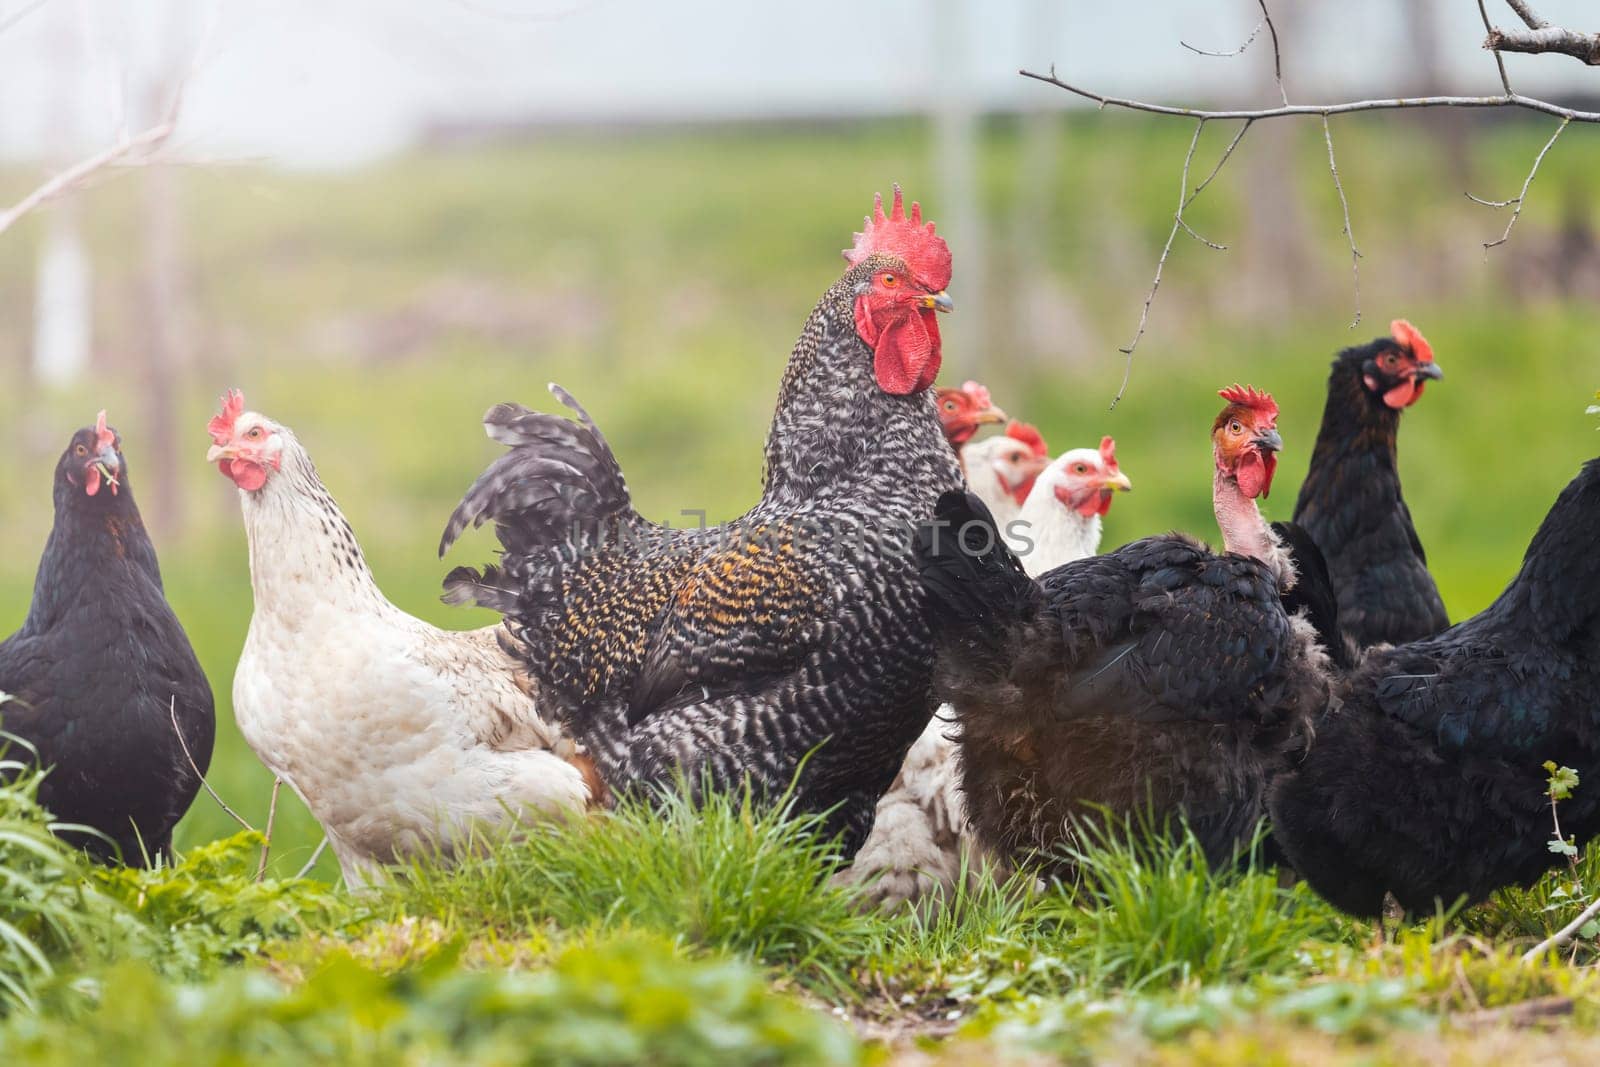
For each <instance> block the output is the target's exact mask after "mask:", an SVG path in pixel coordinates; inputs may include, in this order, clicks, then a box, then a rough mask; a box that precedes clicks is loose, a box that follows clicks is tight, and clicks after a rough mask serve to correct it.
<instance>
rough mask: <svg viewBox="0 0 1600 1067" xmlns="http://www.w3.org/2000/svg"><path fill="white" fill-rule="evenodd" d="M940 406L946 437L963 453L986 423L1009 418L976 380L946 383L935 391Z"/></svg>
mask: <svg viewBox="0 0 1600 1067" xmlns="http://www.w3.org/2000/svg"><path fill="white" fill-rule="evenodd" d="M934 403H935V404H936V405H938V408H939V424H940V425H941V426H943V427H944V439H945V440H946V441H949V442H950V447H951V448H953V449H955V450H956V455H958V456H959V455H960V454H961V448H962V446H963V445H965V444H966V443H967V442H968V441H970V440H972V438H973V437H974V436H976V435H977V433H978V431H979V430H980V429H982V428H983V427H984V426H989V425H992V424H994V423H1000V422H1005V421H1006V413H1005V412H1003V411H1001V410H1000V409H999V408H997V407H995V406H994V401H993V400H991V399H990V398H989V390H987V389H985V388H984V387H983V386H981V385H979V384H978V383H977V382H972V381H968V382H962V383H961V386H960V388H957V387H955V386H945V387H943V388H941V389H939V390H938V391H937V392H936V393H934Z"/></svg>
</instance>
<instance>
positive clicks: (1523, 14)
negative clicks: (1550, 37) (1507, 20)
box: [1506, 0, 1550, 30]
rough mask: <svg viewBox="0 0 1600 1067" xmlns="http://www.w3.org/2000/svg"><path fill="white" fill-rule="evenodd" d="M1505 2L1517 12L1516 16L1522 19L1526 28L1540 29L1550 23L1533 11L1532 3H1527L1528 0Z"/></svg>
mask: <svg viewBox="0 0 1600 1067" xmlns="http://www.w3.org/2000/svg"><path fill="white" fill-rule="evenodd" d="M1506 3H1507V4H1508V5H1509V6H1510V7H1511V10H1513V11H1515V12H1516V13H1517V17H1518V18H1520V19H1521V20H1522V21H1523V23H1524V24H1525V25H1526V26H1527V27H1528V29H1530V30H1542V29H1544V28H1545V27H1546V26H1548V25H1550V23H1548V22H1546V21H1545V20H1544V19H1542V18H1540V17H1539V16H1538V15H1537V14H1536V13H1535V12H1534V10H1533V7H1532V5H1530V4H1529V3H1528V0H1506Z"/></svg>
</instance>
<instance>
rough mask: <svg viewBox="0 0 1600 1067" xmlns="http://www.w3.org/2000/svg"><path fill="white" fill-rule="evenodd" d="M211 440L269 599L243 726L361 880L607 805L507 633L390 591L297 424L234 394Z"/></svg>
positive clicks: (245, 679)
mask: <svg viewBox="0 0 1600 1067" xmlns="http://www.w3.org/2000/svg"><path fill="white" fill-rule="evenodd" d="M207 429H208V431H209V432H210V434H211V439H212V442H213V443H212V446H211V449H210V451H209V452H208V453H207V455H206V460H207V462H210V463H215V464H216V465H217V467H218V469H219V470H220V471H221V472H222V474H223V475H224V476H225V477H226V478H228V480H230V481H231V482H233V484H234V485H235V486H236V487H237V488H238V490H239V503H240V506H241V508H242V509H243V512H244V524H245V535H246V537H247V539H248V541H249V545H250V583H251V587H252V589H253V591H254V594H255V611H254V613H253V614H252V615H251V617H250V631H249V634H248V636H247V637H246V638H245V645H244V652H243V654H242V655H241V656H240V659H239V666H238V669H237V671H236V672H235V674H234V679H233V710H234V715H235V716H236V717H237V718H238V721H239V730H240V732H241V733H242V734H244V739H245V741H247V742H248V743H249V745H250V747H251V748H252V749H254V750H255V753H256V755H257V756H259V757H260V759H261V762H263V763H265V764H266V765H267V769H268V770H270V771H272V773H273V774H275V775H277V776H278V777H279V778H282V779H283V780H284V781H285V782H287V783H288V784H289V785H290V787H291V788H293V789H294V791H295V792H296V793H297V794H299V796H300V798H301V799H302V800H304V801H305V802H306V806H307V807H308V808H310V809H311V813H312V814H313V815H315V816H316V818H317V821H318V822H320V823H321V824H322V827H323V829H324V830H325V831H326V832H327V835H328V842H329V844H330V845H332V847H333V851H334V855H335V856H337V857H338V860H339V867H340V869H341V871H342V872H343V874H344V879H345V883H346V884H347V885H348V886H350V887H351V888H361V887H363V886H365V885H368V884H369V883H371V882H374V881H376V880H378V879H380V878H381V876H382V871H381V868H382V867H383V866H384V865H385V864H390V863H394V862H396V861H398V860H401V859H404V858H406V857H408V856H412V855H417V854H432V853H435V852H438V853H442V854H445V855H448V854H449V853H450V851H451V849H452V848H454V847H456V846H457V845H459V844H460V843H461V842H462V841H463V840H464V838H465V837H466V835H467V833H468V831H469V829H470V828H471V827H472V826H474V825H490V826H492V825H494V824H498V823H504V822H506V821H507V820H509V819H513V818H516V817H517V816H518V815H519V814H521V813H522V812H523V811H524V810H531V811H535V812H554V811H566V810H577V809H582V808H584V807H585V806H586V805H588V804H589V803H590V802H591V801H592V800H594V799H596V798H597V795H598V794H599V792H600V788H601V787H600V786H599V783H598V782H597V781H596V780H594V779H593V777H592V774H591V775H590V776H588V777H586V771H589V770H590V768H588V766H587V764H586V763H585V761H584V760H583V758H582V755H581V753H579V752H577V751H576V748H575V746H574V745H573V744H572V742H571V741H570V740H569V739H567V738H566V737H565V736H564V735H563V734H562V732H561V731H560V730H559V729H558V728H557V727H556V726H555V725H554V724H553V723H551V722H550V721H548V720H547V719H545V718H544V717H543V716H542V715H541V714H540V712H539V708H538V706H537V705H536V704H535V702H534V698H533V696H532V695H531V691H530V690H531V687H530V684H529V682H528V680H527V679H526V678H525V677H524V675H523V673H522V671H521V668H520V665H519V664H518V662H517V661H516V660H514V659H513V658H512V657H511V656H509V655H508V654H506V653H505V652H504V651H502V650H501V648H500V645H499V643H498V642H497V640H496V638H495V632H494V631H495V629H497V628H489V629H483V630H475V631H467V632H457V631H450V630H440V629H436V628H435V627H433V626H430V625H428V624H427V623H425V622H422V621H421V620H420V619H416V618H413V617H412V616H410V615H408V614H406V613H405V612H403V611H401V610H400V609H399V608H397V607H395V606H394V604H392V603H390V602H389V599H388V598H387V597H385V596H384V595H383V592H382V591H381V590H380V589H379V588H378V586H377V583H376V582H375V581H374V580H373V576H372V571H371V570H370V569H369V568H368V567H367V563H366V559H365V557H364V556H363V555H362V552H361V546H360V545H359V544H358V543H357V542H356V535H355V532H354V531H353V530H351V528H350V524H349V523H348V522H347V521H345V517H344V515H343V513H342V512H341V511H340V510H339V506H338V505H337V504H335V503H334V500H333V497H332V496H331V495H330V494H329V493H328V490H327V489H326V488H325V487H324V486H323V484H322V480H321V478H319V477H318V475H317V469H316V467H315V466H313V465H312V462H311V457H310V456H309V455H308V454H307V453H306V450H305V448H304V447H303V446H302V445H301V444H300V441H299V440H298V439H297V438H296V437H295V435H294V434H293V432H291V431H290V430H289V428H288V427H286V426H284V425H282V424H281V423H277V422H274V421H273V420H271V419H269V418H267V417H266V416H264V415H261V414H258V413H257V412H254V411H246V410H245V407H244V395H243V394H242V393H239V392H238V391H233V392H230V393H229V394H228V395H227V396H226V397H224V398H223V404H222V411H221V413H220V414H218V415H217V416H215V417H214V418H212V420H211V422H210V424H209V426H208V427H207Z"/></svg>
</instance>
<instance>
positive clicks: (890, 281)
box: [883, 274, 900, 289]
mask: <svg viewBox="0 0 1600 1067" xmlns="http://www.w3.org/2000/svg"><path fill="white" fill-rule="evenodd" d="M899 284H900V279H899V278H896V277H895V276H894V275H893V274H885V275H884V276H883V287H884V288H885V289H893V288H894V287H895V286H897V285H899Z"/></svg>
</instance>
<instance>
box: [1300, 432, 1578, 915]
mask: <svg viewBox="0 0 1600 1067" xmlns="http://www.w3.org/2000/svg"><path fill="white" fill-rule="evenodd" d="M1597 530H1600V459H1595V460H1590V461H1589V462H1588V463H1587V464H1586V465H1585V466H1584V467H1583V469H1582V471H1581V472H1579V474H1578V476H1577V477H1576V478H1574V479H1573V480H1572V482H1571V484H1569V485H1568V486H1567V487H1566V489H1565V490H1563V491H1562V493H1561V496H1560V497H1559V498H1558V499H1557V500H1556V502H1555V506H1554V507H1552V508H1551V509H1550V513H1549V514H1548V515H1547V516H1546V517H1545V520H1544V523H1543V524H1542V525H1541V526H1540V527H1539V531H1538V533H1536V534H1534V537H1533V541H1532V543H1531V544H1530V545H1529V546H1528V551H1527V555H1526V556H1525V557H1524V560H1523V564H1522V569H1521V571H1520V572H1518V574H1517V576H1516V578H1515V579H1513V580H1512V582H1511V584H1510V585H1509V586H1508V587H1507V588H1506V590H1505V592H1503V593H1501V594H1500V597H1499V599H1498V600H1496V601H1495V602H1494V603H1493V604H1491V605H1490V606H1489V607H1488V608H1486V609H1484V610H1483V611H1482V612H1480V613H1479V614H1477V615H1475V616H1473V617H1472V618H1470V619H1468V620H1467V621H1465V622H1462V623H1459V624H1457V625H1455V626H1453V627H1451V628H1450V629H1448V630H1446V631H1444V632H1443V633H1441V634H1438V635H1437V636H1434V637H1429V638H1425V639H1423V640H1421V641H1413V642H1411V643H1409V644H1404V645H1397V646H1395V647H1394V648H1386V649H1377V650H1373V651H1371V652H1368V653H1367V655H1366V657H1365V658H1364V659H1363V660H1362V662H1361V664H1360V666H1359V667H1358V668H1357V669H1356V670H1355V671H1354V672H1353V673H1352V674H1350V675H1348V676H1347V677H1346V678H1345V679H1344V680H1343V681H1342V682H1341V684H1340V686H1339V690H1338V695H1339V697H1340V698H1341V701H1342V706H1341V707H1340V708H1339V710H1337V711H1334V712H1332V713H1331V714H1329V715H1327V716H1325V717H1324V718H1323V719H1322V720H1321V721H1319V722H1318V724H1317V737H1316V743H1315V744H1314V745H1312V746H1311V749H1310V751H1309V753H1308V754H1307V755H1306V757H1305V760H1304V762H1303V763H1302V764H1301V765H1300V766H1298V767H1297V768H1296V769H1294V770H1293V771H1292V772H1291V773H1288V774H1286V775H1284V776H1282V777H1281V778H1279V779H1278V780H1277V781H1276V782H1275V783H1274V785H1273V789H1272V795H1271V800H1270V809H1271V813H1272V822H1273V832H1274V836H1275V837H1276V839H1277V841H1278V843H1279V845H1280V846H1281V847H1282V848H1283V851H1284V852H1285V853H1286V854H1287V856H1288V857H1289V860H1290V862H1291V863H1293V864H1294V867H1295V869H1296V870H1297V871H1299V872H1300V873H1301V874H1302V875H1304V876H1305V878H1306V880H1307V881H1309V882H1310V883H1311V885H1312V887H1313V888H1314V889H1316V890H1317V892H1319V893H1321V894H1322V895H1323V896H1324V897H1326V898H1327V899H1328V901H1329V902H1331V903H1332V904H1334V905H1335V906H1337V907H1339V908H1342V909H1344V910H1345V911H1347V912H1350V913H1351V914H1354V915H1360V916H1367V917H1376V916H1377V915H1379V914H1380V913H1381V911H1382V909H1383V900H1384V894H1385V893H1386V892H1388V893H1393V894H1394V896H1395V898H1396V899H1397V900H1399V902H1400V903H1401V904H1402V905H1404V906H1405V908H1406V909H1407V910H1408V911H1411V912H1431V911H1433V910H1434V908H1435V905H1436V902H1442V903H1443V904H1444V905H1446V906H1449V905H1451V904H1453V903H1454V902H1455V901H1456V900H1457V899H1458V898H1460V897H1463V896H1464V897H1465V898H1466V899H1467V900H1468V902H1469V903H1470V902H1476V901H1479V900H1482V899H1483V898H1484V897H1486V896H1488V895H1489V894H1490V893H1492V892H1493V891H1494V890H1496V889H1499V888H1501V887H1503V886H1509V885H1528V884H1531V883H1532V882H1533V881H1534V880H1535V879H1537V878H1538V877H1539V876H1540V875H1541V874H1543V873H1544V872H1545V871H1546V870H1548V869H1549V868H1550V867H1551V866H1553V865H1554V864H1557V863H1561V862H1562V857H1561V856H1560V855H1558V854H1555V853H1552V852H1551V851H1550V850H1549V848H1548V847H1546V842H1547V841H1548V840H1549V838H1550V807H1549V798H1548V797H1547V796H1546V795H1545V792H1544V790H1545V778H1546V772H1545V770H1544V768H1543V763H1544V761H1545V760H1555V761H1557V762H1559V763H1562V764H1565V765H1567V766H1570V767H1573V768H1575V769H1576V770H1577V771H1578V773H1579V775H1580V776H1581V777H1582V779H1583V785H1582V787H1581V788H1579V789H1578V790H1577V792H1576V793H1574V794H1573V796H1572V799H1570V800H1568V801H1567V802H1565V803H1563V804H1562V806H1561V813H1560V814H1561V828H1562V831H1563V832H1564V833H1566V834H1569V835H1572V836H1574V837H1576V839H1577V843H1578V844H1579V845H1580V846H1581V845H1583V844H1584V843H1585V842H1587V841H1589V840H1592V839H1593V837H1594V835H1595V834H1596V833H1600V790H1596V789H1595V788H1593V786H1592V783H1593V782H1595V781H1597V780H1600V711H1597V709H1596V704H1595V696H1596V694H1597V693H1600V552H1597V551H1596V550H1595V532H1596V531H1597Z"/></svg>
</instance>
